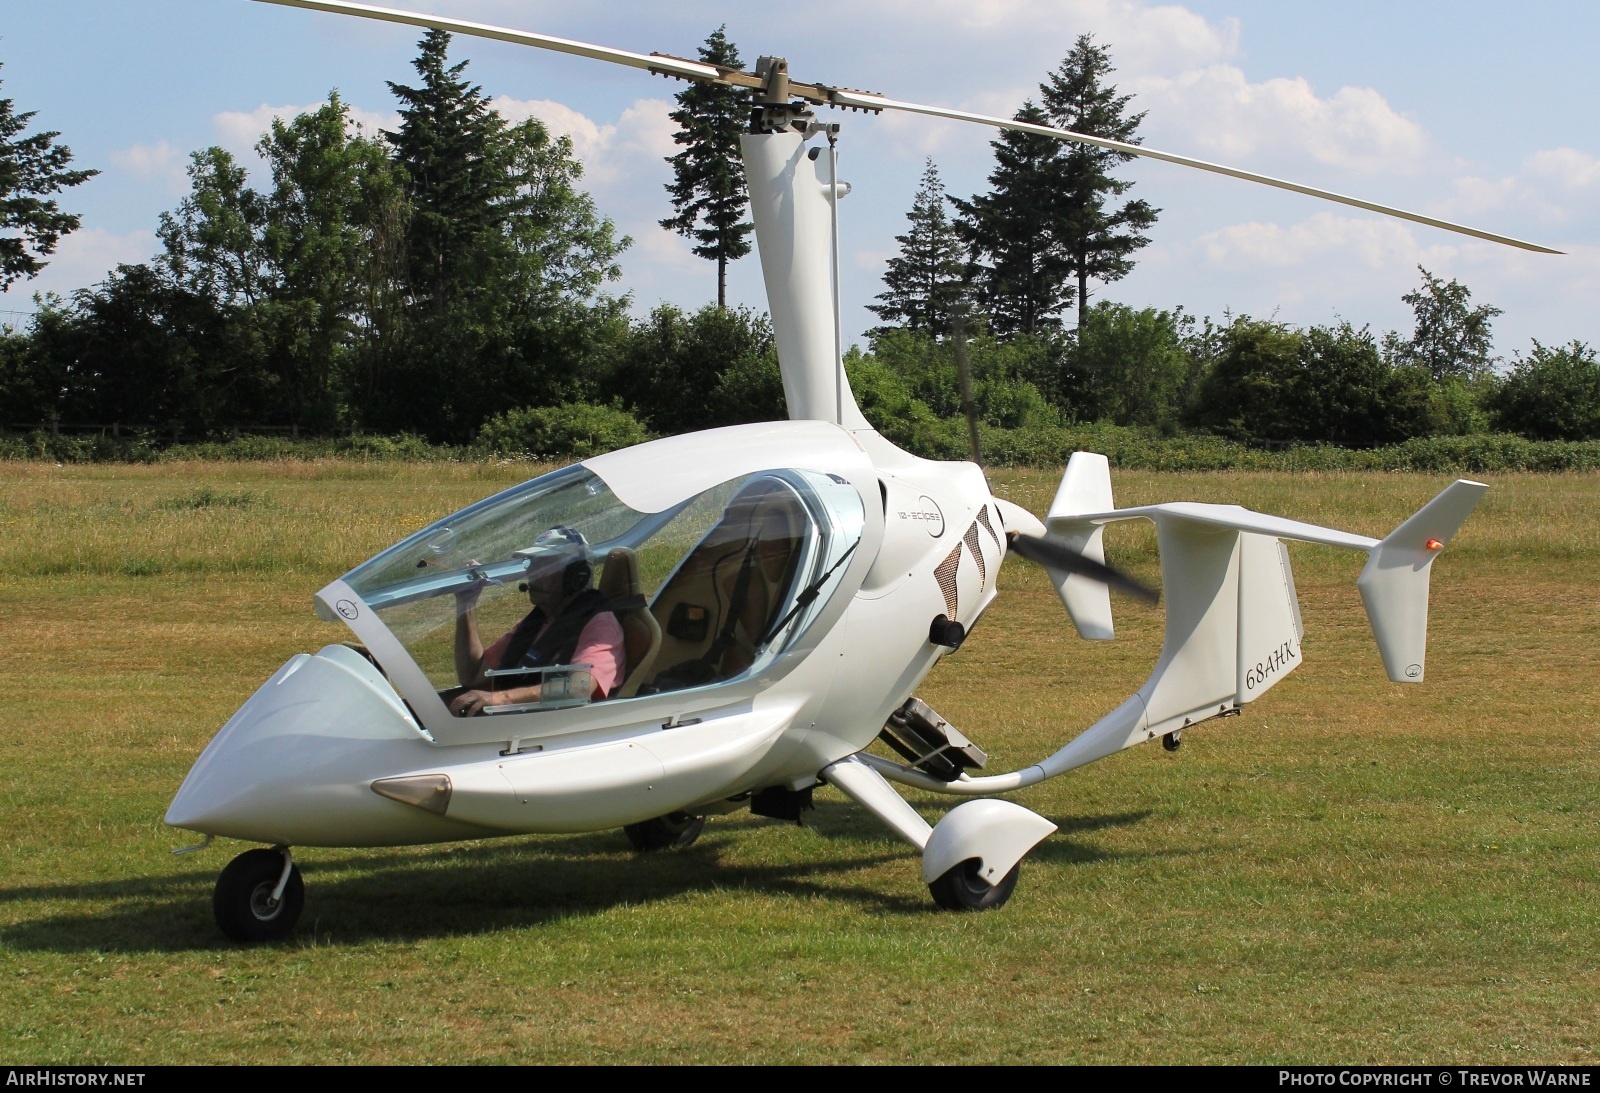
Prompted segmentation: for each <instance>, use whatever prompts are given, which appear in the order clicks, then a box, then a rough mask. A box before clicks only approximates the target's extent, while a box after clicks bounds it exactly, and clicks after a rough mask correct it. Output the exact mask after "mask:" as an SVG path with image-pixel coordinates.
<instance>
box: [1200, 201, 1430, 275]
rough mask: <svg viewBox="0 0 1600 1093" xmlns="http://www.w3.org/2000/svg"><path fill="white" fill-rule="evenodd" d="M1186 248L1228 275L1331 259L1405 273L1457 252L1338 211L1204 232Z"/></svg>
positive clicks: (1394, 225)
mask: <svg viewBox="0 0 1600 1093" xmlns="http://www.w3.org/2000/svg"><path fill="white" fill-rule="evenodd" d="M1191 248H1192V249H1193V250H1194V251H1196V252H1197V253H1198V255H1199V257H1200V258H1201V259H1202V260H1203V264H1204V266H1206V267H1208V268H1210V269H1214V270H1226V271H1229V272H1238V271H1256V270H1260V269H1262V268H1264V267H1265V268H1273V269H1280V270H1281V269H1291V268H1295V267H1306V266H1311V265H1314V264H1317V263H1321V262H1324V261H1330V260H1336V261H1337V262H1338V263H1339V264H1340V265H1346V266H1347V265H1351V264H1358V265H1360V266H1364V267H1366V268H1368V269H1379V270H1390V269H1395V268H1399V269H1409V268H1411V267H1413V266H1415V265H1416V264H1417V263H1418V262H1421V263H1423V264H1424V265H1426V264H1428V263H1429V262H1435V263H1437V262H1438V261H1440V260H1441V259H1443V258H1446V257H1447V256H1450V255H1453V254H1455V253H1456V252H1457V248H1455V247H1452V246H1436V247H1431V248H1424V247H1422V246H1421V245H1420V244H1418V242H1417V240H1416V238H1415V236H1413V235H1412V233H1411V229H1410V228H1409V227H1407V226H1405V225H1403V224H1401V223H1399V222H1398V221H1394V220H1388V219H1379V218H1374V219H1353V218H1350V217H1345V216H1340V215H1338V214H1337V213H1317V214H1316V215H1315V216H1312V217H1311V218H1309V219H1308V220H1304V221H1301V222H1300V223H1298V224H1291V225H1290V226H1288V227H1282V226H1280V225H1278V224H1263V223H1260V222H1257V221H1251V222H1248V223H1244V224H1234V225H1231V226H1229V227H1226V228H1222V229H1220V230H1218V231H1213V232H1207V233H1206V234H1204V235H1202V236H1200V237H1199V238H1198V239H1197V240H1195V242H1194V243H1193V244H1191Z"/></svg>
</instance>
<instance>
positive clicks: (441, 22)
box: [257, 0, 722, 80]
mask: <svg viewBox="0 0 1600 1093" xmlns="http://www.w3.org/2000/svg"><path fill="white" fill-rule="evenodd" d="M257 2H258V3H262V4H281V5H282V6H284V7H286V8H309V9H310V10H312V11H326V12H331V13H333V14H335V15H359V16H361V17H362V18H363V19H380V20H382V21H384V22H386V23H406V24H408V25H410V26H414V27H428V28H430V29H432V30H447V31H450V32H451V33H453V34H471V35H474V36H476V37H479V38H493V39H495V40H496V41H501V42H512V43H515V44H516V45H520V46H537V47H538V48H539V49H553V50H555V51H556V52H557V53H570V54H573V55H574V56H577V57H588V58H590V59H592V60H596V61H610V62H611V63H612V64H617V65H627V66H628V67H629V68H641V69H644V70H645V71H646V72H664V73H668V74H670V75H673V76H681V77H683V78H684V79H686V80H716V79H718V78H720V77H721V76H722V70H721V69H719V68H718V67H717V66H716V65H708V64H701V63H699V62H697V61H686V60H683V59H682V58H679V57H663V56H659V55H655V54H649V55H647V54H644V53H630V52H628V51H627V50H625V49H608V48H607V47H605V46H594V45H589V44H588V43H587V42H574V41H571V40H569V39H566V38H553V37H551V36H550V35H548V34H534V33H532V32H531V31H526V30H508V29H507V28H505V27H495V26H490V25H489V24H488V23H470V22H467V21H466V20H464V19H446V18H444V17H443V16H439V15H425V14H423V13H422V12H419V11H400V10H398V9H396V8H380V7H374V6H373V5H371V4H350V3H346V2H345V0H257Z"/></svg>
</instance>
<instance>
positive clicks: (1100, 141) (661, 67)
mask: <svg viewBox="0 0 1600 1093" xmlns="http://www.w3.org/2000/svg"><path fill="white" fill-rule="evenodd" d="M257 2H258V3H263V4H279V5H281V6H283V7H291V8H308V9H310V10H311V11H325V12H331V13H333V14H336V15H356V16H360V17H362V18H365V19H379V20H383V21H384V22H389V23H405V24H407V25H410V26H416V27H429V28H432V29H434V30H445V31H451V32H454V33H457V34H471V35H475V36H476V37H479V38H493V39H495V40H496V41H501V42H512V43H514V44H516V45H524V46H535V47H537V48H539V49H550V50H554V51H556V52H557V53H570V54H572V55H574V56H578V57H588V58H591V59H593V60H597V61H609V62H610V63H612V64H618V65H626V66H627V67H629V68H637V69H642V70H644V71H646V72H659V73H662V74H663V75H669V76H677V77H679V78H680V79H685V80H704V81H707V82H712V83H721V84H728V85H733V86H738V87H747V88H761V87H763V86H765V81H764V80H762V79H761V78H760V77H759V76H753V75H751V74H749V73H747V72H744V71H742V70H739V69H734V68H719V67H717V66H716V65H709V64H704V63H702V62H699V61H690V60H686V59H684V58H682V57H668V56H665V55H663V54H659V53H651V54H644V53H631V52H629V51H628V50H625V49H610V48H608V47H606V46H596V45H590V44H588V43H587V42H574V41H571V40H570V39H567V38H555V37H552V36H550V35H548V34H534V33H533V32H531V31H525V30H510V29H508V28H506V27H497V26H491V25H489V24H488V23H472V22H468V21H466V20H463V19H446V18H444V17H442V16H438V15H426V14H423V13H421V12H415V11H402V10H399V9H397V8H380V7H375V6H373V5H371V4H353V3H349V2H348V0H257ZM785 79H787V74H785ZM786 86H787V90H788V94H789V95H794V96H797V97H799V98H803V99H805V100H806V101H808V102H813V103H817V104H819V105H827V106H839V107H845V108H848V109H855V110H869V111H873V112H878V111H883V110H900V111H904V112H906V113H911V114H926V115H928V116H930V117H935V118H949V119H951V120H952V121H970V122H976V123H977V124H979V125H989V126H993V127H994V128H996V129H1013V130H1016V131H1017V132H1020V133H1033V134H1035V135H1036V136H1043V137H1054V138H1056V139H1057V140H1067V141H1074V142H1076V143H1078V144H1089V145H1093V146H1094V147H1096V148H1104V149H1106V150H1107V151H1110V152H1118V153H1121V154H1123V155H1129V156H1142V157H1144V158H1145V159H1159V160H1163V161H1164V162H1167V163H1176V164H1178V165H1179V166H1182V167H1194V168H1196V169H1198V170H1201V171H1210V172H1211V173H1213V174H1219V175H1228V176H1229V177H1231V178H1238V179H1243V180H1244V181H1246V182H1258V183H1260V184H1261V185H1263V186H1274V187H1276V188H1278V189H1280V190H1291V191H1293V192H1294V193H1297V194H1305V195H1306V196H1307V197H1318V198H1322V199H1323V200H1325V201H1334V202H1338V203H1339V204H1341V205H1350V206H1353V207H1354V208H1357V209H1365V210H1367V211H1368V212H1375V213H1382V214H1383V215H1385V216H1395V217H1399V218H1400V219H1401V220H1410V221H1412V222H1413V223H1417V224H1426V225H1427V226H1428V227H1430V228H1440V229H1442V230H1444V231H1449V232H1457V233H1459V234H1461V235H1470V236H1473V237H1474V238H1477V239H1486V240H1488V241H1489V242H1491V243H1504V244H1505V245H1506V246H1509V247H1520V248H1522V249H1523V250H1530V251H1537V252H1538V253H1540V254H1561V253H1563V252H1561V251H1558V250H1553V249H1551V248H1550V247H1543V246H1540V245H1539V244H1537V243H1529V242H1526V241H1524V240H1521V239H1513V238H1512V237H1510V236H1508V235H1496V234H1495V233H1494V232H1486V231H1480V230H1479V229H1477V228H1469V227H1467V226H1466V225H1465V224H1455V223H1452V222H1451V221H1448V220H1440V219H1438V218H1436V217H1432V216H1424V215H1422V214H1421V213H1413V212H1407V211H1406V210H1405V209H1397V208H1395V207H1393V206H1391V205H1380V204H1378V203H1377V202H1375V201H1365V200H1363V199H1361V198H1359V197H1350V196H1348V195H1346V194H1339V193H1334V192H1333V191H1332V190H1322V189H1318V188H1317V187H1315V186H1303V185H1301V184H1300V183H1298V182H1289V181H1287V180H1285V179H1281V178H1273V177H1272V176H1271V175H1260V174H1256V173H1255V172H1254V171H1243V170H1240V169H1239V168H1237V167H1226V166H1224V165H1222V164H1220V163H1211V162H1208V161H1206V160H1203V159H1195V158H1193V157H1191V156H1180V155H1177V154H1176V153H1173V152H1161V151H1158V150H1156V149H1154V148H1146V147H1144V146H1143V145H1139V144H1128V143H1126V142H1124V141H1120V140H1111V139H1109V138H1106V137H1094V136H1090V135H1088V134H1087V133H1074V132H1073V131H1072V130H1070V129H1055V128H1052V127H1050V126H1048V125H1034V124H1032V123H1031V122H1023V121H1016V120H1015V119H1012V118H999V117H992V116H990V115H988V114H974V113H971V112H969V111H966V110H952V109H949V108H948V107H943V106H926V105H923V104H921V103H914V102H902V101H900V100H898V99H890V98H885V97H884V96H882V95H875V94H872V93H871V92H867V91H852V90H849V89H847V88H842V87H832V86H829V85H827V84H802V83H799V82H796V81H792V80H790V81H787V84H786ZM787 97H788V95H784V98H786V99H787Z"/></svg>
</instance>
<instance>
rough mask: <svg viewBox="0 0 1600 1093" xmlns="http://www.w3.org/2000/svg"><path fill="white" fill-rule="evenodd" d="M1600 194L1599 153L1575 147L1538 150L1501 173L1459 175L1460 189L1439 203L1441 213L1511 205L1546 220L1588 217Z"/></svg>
mask: <svg viewBox="0 0 1600 1093" xmlns="http://www.w3.org/2000/svg"><path fill="white" fill-rule="evenodd" d="M1597 198H1600V158H1597V157H1595V156H1592V155H1590V154H1588V153H1587V152H1580V151H1578V150H1577V149H1576V148H1552V149H1547V150H1545V151H1540V152H1535V153H1533V154H1532V155H1530V156H1528V157H1527V158H1526V159H1524V160H1523V161H1522V164H1521V166H1520V169H1519V170H1518V171H1517V172H1516V173H1515V174H1511V175H1505V176H1502V177H1500V178H1493V179H1491V178H1481V177H1478V176H1474V175H1469V176H1465V177H1461V178H1457V179H1456V180H1455V194H1454V195H1453V196H1452V197H1451V198H1450V199H1449V200H1448V201H1445V202H1441V203H1440V205H1439V208H1440V209H1441V210H1443V211H1442V212H1441V213H1440V215H1442V216H1455V217H1468V216H1480V215H1482V214H1484V213H1486V212H1491V211H1497V210H1512V211H1515V212H1516V213H1519V214H1521V215H1523V216H1525V217H1529V218H1530V219H1535V220H1538V221H1539V222H1540V223H1542V224H1545V225H1557V224H1571V223H1574V222H1583V221H1586V220H1588V219H1590V218H1592V217H1593V216H1594V214H1595V205H1596V199H1597Z"/></svg>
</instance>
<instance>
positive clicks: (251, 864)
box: [211, 849, 306, 942]
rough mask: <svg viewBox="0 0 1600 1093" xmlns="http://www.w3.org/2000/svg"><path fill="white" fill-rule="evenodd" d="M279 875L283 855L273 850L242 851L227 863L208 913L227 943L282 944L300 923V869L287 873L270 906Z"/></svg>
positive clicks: (302, 902) (302, 898)
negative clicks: (212, 915) (276, 900)
mask: <svg viewBox="0 0 1600 1093" xmlns="http://www.w3.org/2000/svg"><path fill="white" fill-rule="evenodd" d="M282 875H283V854H282V852H280V851H277V850H265V849H262V850H246V851H245V852H244V853H243V854H240V855H239V856H238V857H237V858H234V859H233V860H232V861H231V862H229V863H228V867H227V868H226V869H224V870H223V871H222V875H221V876H219V877H218V878H217V887H216V891H215V892H213V893H212V896H211V911H212V914H214V915H215V916H216V919H217V926H218V927H220V928H221V930H222V932H223V933H224V934H225V935H227V937H228V940H230V941H242V942H254V941H282V940H283V939H284V938H286V937H288V936H289V934H290V932H291V931H292V930H293V929H294V924H295V923H296V922H298V921H299V920H300V912H301V911H302V910H304V909H305V905H306V884H305V881H304V880H302V879H301V878H300V867H299V866H293V867H291V868H290V870H289V882H288V883H287V884H285V885H284V886H283V898H282V899H281V900H279V901H278V902H277V903H275V904H274V903H272V902H271V898H272V890H273V889H274V888H276V887H277V886H278V878H279V877H281V876H282Z"/></svg>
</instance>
